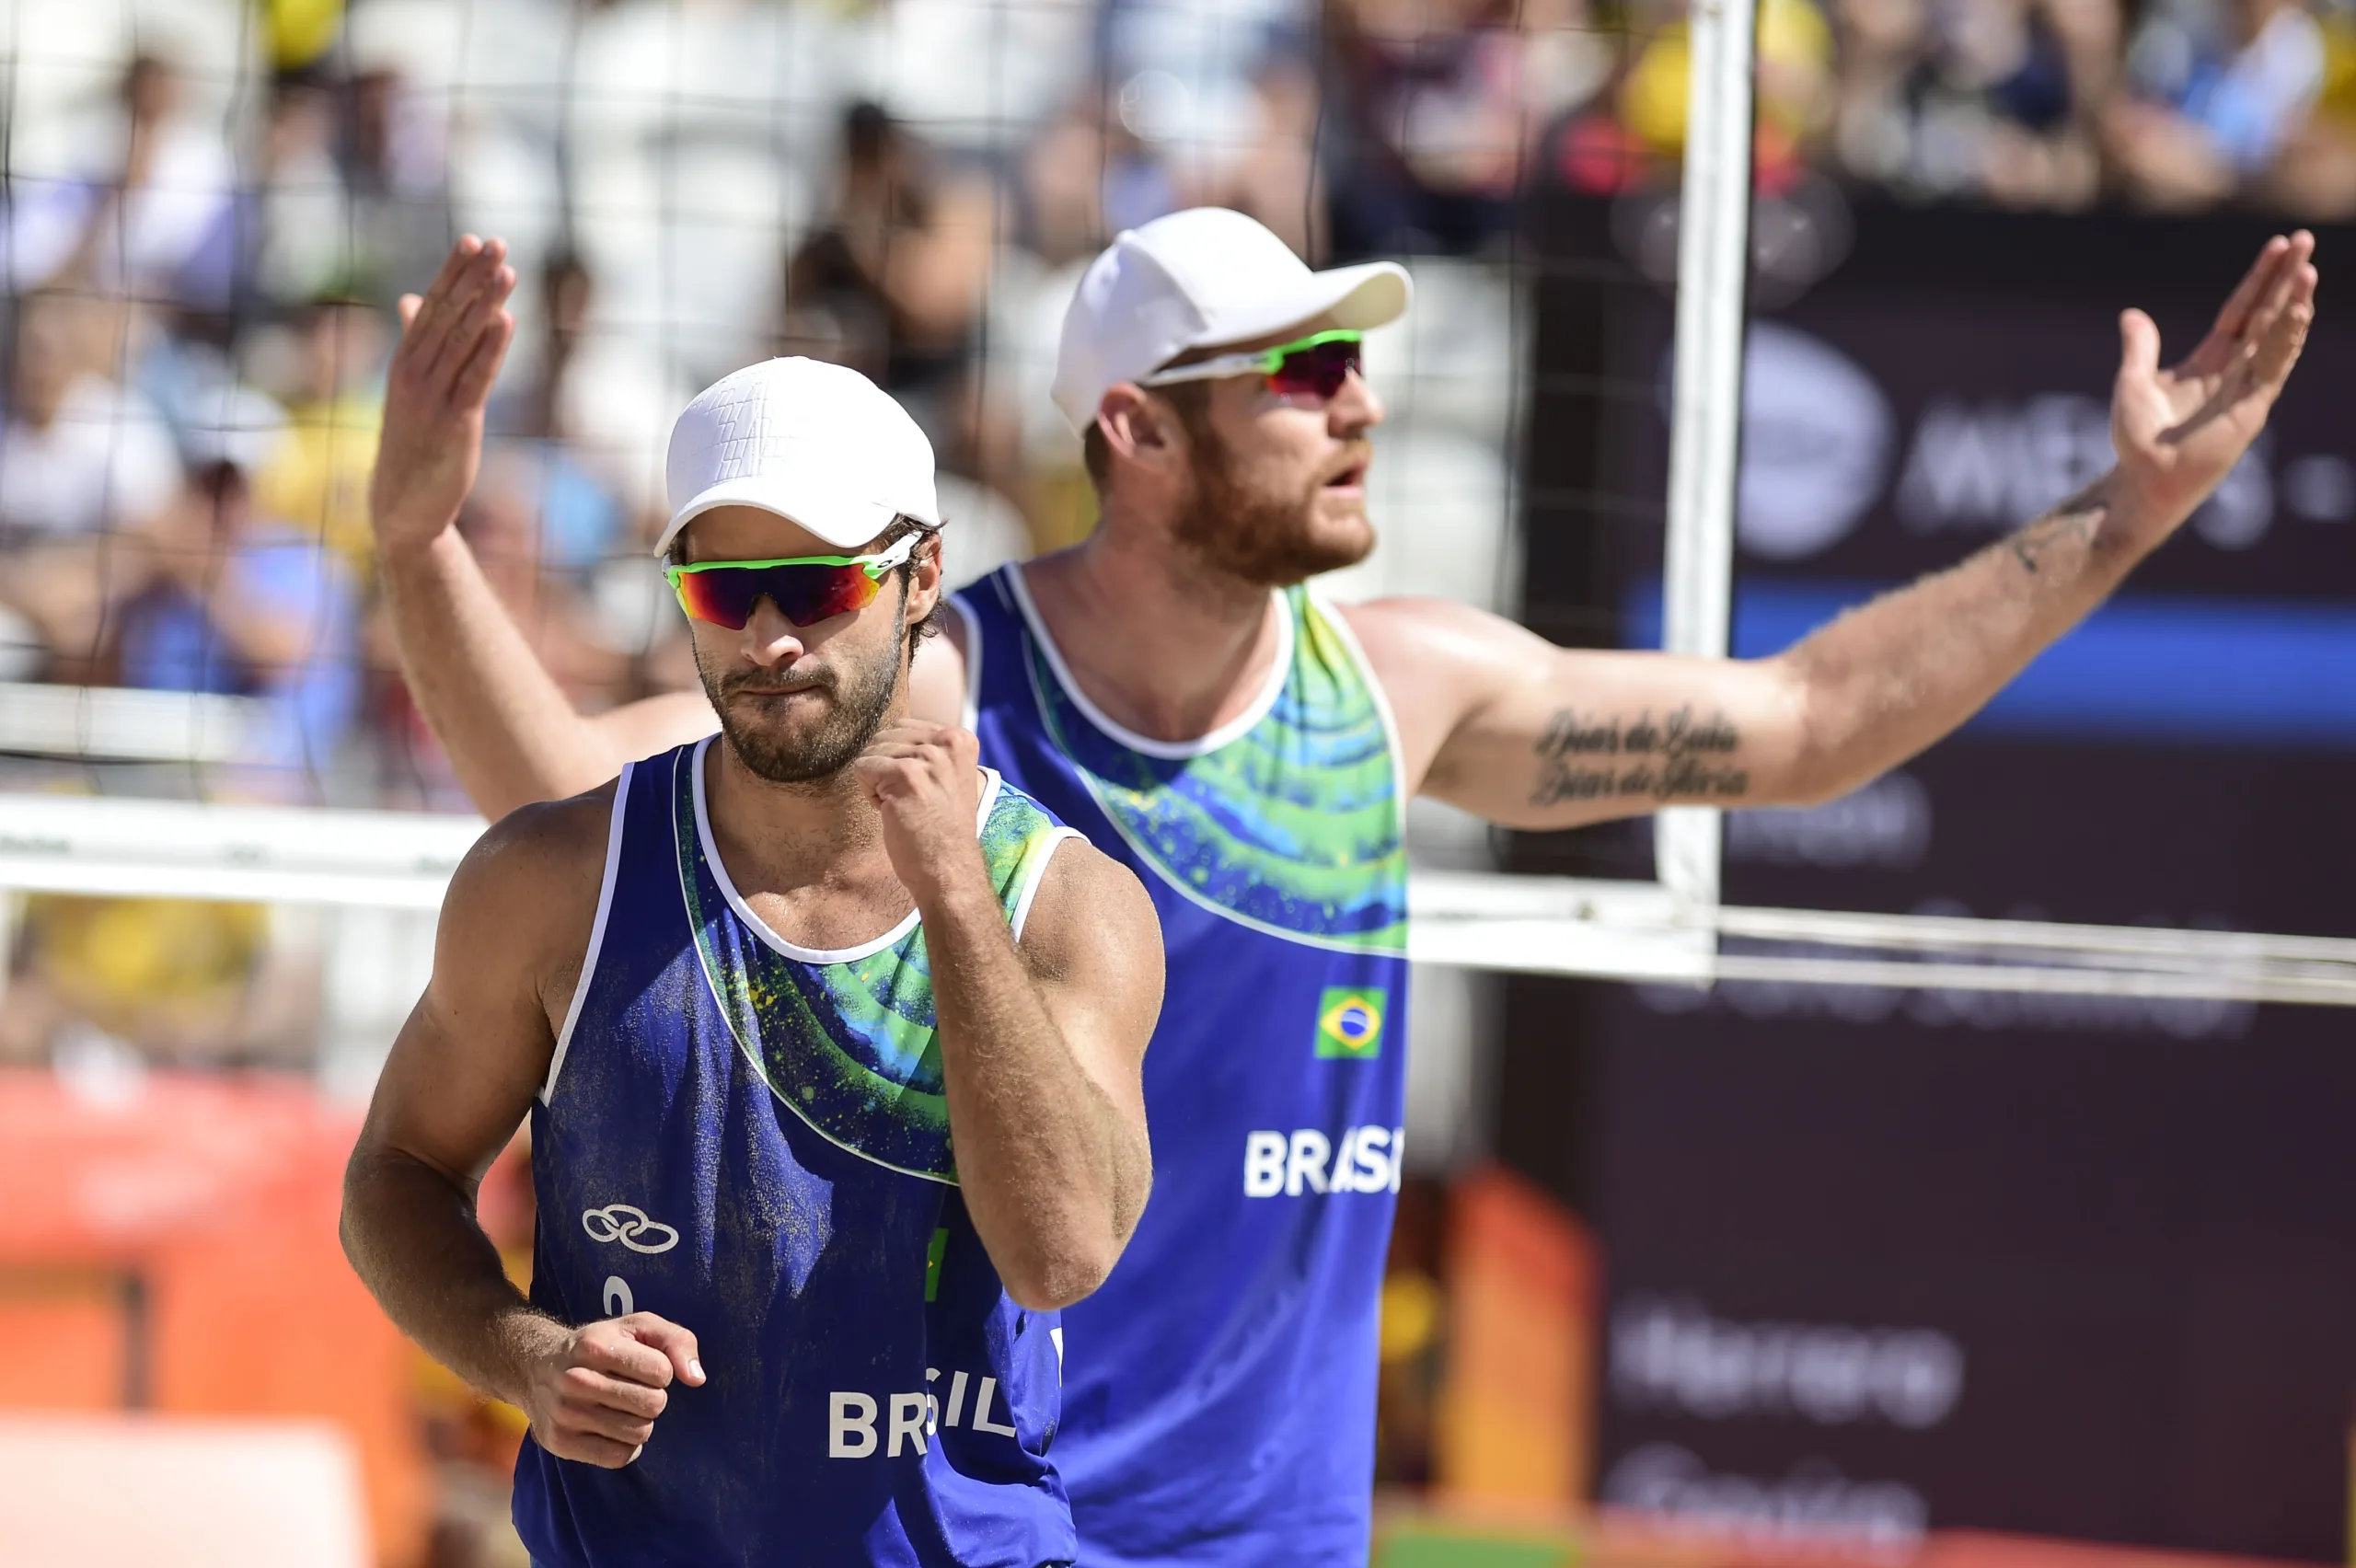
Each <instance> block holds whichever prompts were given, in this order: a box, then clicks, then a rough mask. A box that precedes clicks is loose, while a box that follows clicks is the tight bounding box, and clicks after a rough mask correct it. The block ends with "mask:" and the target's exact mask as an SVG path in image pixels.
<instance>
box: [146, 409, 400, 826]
mask: <svg viewBox="0 0 2356 1568" xmlns="http://www.w3.org/2000/svg"><path fill="white" fill-rule="evenodd" d="M218 408H219V413H218V415H217V416H216V418H215V420H214V421H212V422H210V423H209V424H208V425H207V426H205V427H202V428H197V429H193V430H191V432H190V434H189V443H188V444H189V449H190V450H189V456H190V463H191V474H190V478H189V482H188V484H187V487H186V488H185V489H184V490H182V491H181V494H180V496H179V501H178V502H176V503H175V504H173V505H171V506H169V507H167V508H166V509H165V510H164V512H163V513H161V514H160V515H159V516H158V517H157V518H156V520H155V521H154V522H153V523H151V524H150V525H149V526H148V528H147V529H146V530H145V531H144V536H142V537H140V538H139V539H138V540H137V541H136V544H137V546H138V547H139V548H133V549H131V550H127V551H126V552H125V559H124V562H123V564H122V565H121V568H120V569H119V571H118V576H117V579H116V581H117V582H118V584H119V587H118V592H119V593H120V594H121V603H120V605H119V606H118V607H117V608H116V609H115V610H114V611H113V613H112V615H111V616H110V621H111V623H112V626H113V628H114V639H115V647H114V661H113V662H114V665H115V669H116V674H117V676H118V678H119V679H120V681H121V684H122V685H124V686H135V687H141V688H144V689H147V690H156V691H196V692H216V693H223V694H228V695H236V696H244V697H253V698H260V701H261V708H260V724H259V726H258V729H257V730H256V731H255V732H252V733H249V734H248V736H247V737H246V739H245V742H244V744H243V746H242V747H241V752H242V755H241V757H240V759H239V760H240V761H241V763H243V764H245V765H247V766H248V768H250V770H251V771H250V772H241V773H240V775H239V776H238V779H237V782H238V784H239V786H240V792H242V793H253V794H262V795H271V796H281V797H294V798H309V797H314V796H315V790H313V788H312V783H313V780H315V779H316V778H318V776H319V775H320V774H322V773H324V772H326V771H327V770H328V769H329V767H330V765H331V763H332V762H333V760H334V757H335V754H336V751H337V748H338V747H339V745H340V744H341V742H342V740H343V737H344V735H345V732H347V731H348V730H349V729H350V727H351V725H352V719H353V717H354V715H355V713H356V712H357V710H358V708H359V693H360V672H359V667H358V652H359V644H358V638H359V602H358V596H357V594H356V593H355V591H354V589H353V586H352V576H351V574H350V572H349V571H347V569H346V568H345V567H344V565H343V563H342V562H341V560H339V559H337V558H336V556H335V555H334V554H333V553H332V552H331V551H329V550H328V549H326V548H322V547H321V546H320V545H319V544H318V542H317V541H316V540H314V539H313V538H311V537H309V536H306V534H305V533H304V532H302V531H300V530H298V529H296V528H295V527H293V526H290V525H287V524H286V523H283V522H281V521H279V520H278V519H276V518H275V517H274V516H272V515H271V514H270V513H266V512H262V511H260V510H258V508H257V506H256V504H255V496H254V489H253V478H252V477H253V475H254V473H255V472H256V470H257V469H259V468H260V466H261V465H262V463H263V462H264V461H265V460H266V455H267V454H268V452H269V451H270V450H271V448H272V447H273V446H274V445H275V444H277V443H278V441H279V440H281V439H282V436H283V432H282V431H281V429H280V427H279V421H278V418H277V410H276V409H275V408H274V407H272V406H271V403H270V400H269V399H268V398H264V397H262V396H261V395H260V394H259V393H255V392H250V391H244V392H226V393H225V394H224V396H223V398H222V399H221V401H220V403H219V405H218Z"/></svg>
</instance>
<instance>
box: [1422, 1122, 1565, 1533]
mask: <svg viewBox="0 0 2356 1568" xmlns="http://www.w3.org/2000/svg"><path fill="white" fill-rule="evenodd" d="M1448 1202H1449V1216H1448V1217H1449V1240H1448V1312H1449V1327H1448V1350H1447V1360H1446V1369H1445V1373H1444V1376H1443V1378H1442V1380H1441V1384H1440V1392H1439V1408H1438V1434H1437V1441H1436V1443H1435V1445H1434V1447H1435V1454H1434V1459H1435V1463H1434V1466H1433V1469H1434V1471H1435V1474H1434V1477H1433V1480H1434V1482H1435V1483H1436V1488H1437V1490H1438V1493H1439V1494H1441V1495H1442V1496H1445V1497H1447V1498H1449V1499H1450V1500H1452V1501H1454V1502H1457V1503H1461V1504H1473V1505H1486V1506H1490V1507H1500V1506H1503V1507H1514V1508H1529V1507H1535V1508H1540V1509H1546V1508H1556V1509H1559V1508H1562V1507H1565V1506H1567V1505H1570V1504H1571V1503H1572V1502H1573V1501H1574V1500H1575V1499H1576V1498H1579V1497H1582V1496H1584V1495H1586V1492H1587V1484H1588V1473H1589V1471H1590V1470H1592V1468H1593V1462H1594V1461H1593V1454H1592V1452H1591V1449H1592V1447H1593V1437H1592V1426H1591V1414H1590V1412H1592V1411H1593V1409H1594V1405H1595V1393H1594V1378H1595V1369H1594V1346H1595V1343H1596V1331H1595V1314H1596V1302H1597V1299H1598V1297H1599V1295H1600V1280H1599V1277H1598V1276H1599V1272H1600V1270H1599V1263H1598V1259H1597V1255H1596V1248H1595V1243H1594V1241H1593V1239H1591V1238H1590V1237H1589V1235H1588V1231H1587V1228H1585V1227H1584V1226H1582V1225H1581V1224H1580V1223H1579V1222H1578V1220H1577V1219H1576V1217H1575V1216H1573V1215H1572V1214H1571V1213H1570V1211H1569V1210H1567V1209H1565V1208H1564V1207H1563V1206H1562V1205H1560V1204H1558V1203H1556V1202H1554V1200H1553V1199H1552V1198H1550V1197H1548V1196H1547V1195H1546V1194H1545V1193H1542V1192H1541V1191H1540V1190H1539V1189H1538V1188H1537V1187H1535V1186H1533V1185H1532V1184H1531V1183H1530V1182H1527V1181H1525V1180H1523V1179H1522V1178H1521V1177H1519V1176H1517V1175H1515V1174H1514V1173H1513V1172H1511V1171H1509V1170H1505V1169H1504V1168H1503V1167H1500V1166H1494V1165H1493V1166H1486V1167H1484V1168H1483V1169H1481V1170H1476V1171H1474V1172H1473V1173H1472V1174H1471V1175H1470V1176H1467V1177H1466V1178H1464V1179H1463V1180H1462V1181H1461V1182H1458V1183H1457V1184H1456V1185H1455V1186H1454V1187H1453V1188H1451V1189H1450V1190H1449V1200H1448Z"/></svg>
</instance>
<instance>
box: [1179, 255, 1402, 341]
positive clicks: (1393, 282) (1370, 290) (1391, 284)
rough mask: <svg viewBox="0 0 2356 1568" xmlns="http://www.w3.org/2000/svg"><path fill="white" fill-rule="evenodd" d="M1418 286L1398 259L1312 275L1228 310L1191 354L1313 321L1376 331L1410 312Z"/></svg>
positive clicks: (1207, 327)
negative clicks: (1273, 292) (1416, 286)
mask: <svg viewBox="0 0 2356 1568" xmlns="http://www.w3.org/2000/svg"><path fill="white" fill-rule="evenodd" d="M1414 303H1415V283H1414V282H1413V281H1412V280H1410V279H1409V278H1408V276H1407V270H1406V269H1405V268H1404V267H1402V266H1400V265H1399V263H1397V262H1396V261H1364V262H1360V263H1359V264H1358V265H1357V266H1355V267H1335V268H1334V269H1332V270H1331V271H1323V272H1311V274H1310V275H1309V276H1307V277H1306V278H1302V279H1300V280H1299V282H1296V283H1294V284H1293V285H1292V286H1290V287H1288V288H1286V289H1284V290H1282V291H1280V292H1278V293H1276V294H1270V295H1268V296H1266V297H1265V298H1263V299H1259V300H1254V301H1253V302H1252V303H1251V304H1250V305H1249V306H1243V307H1242V308H1231V309H1228V310H1222V311H1220V312H1219V313H1218V317H1217V318H1216V319H1214V320H1212V321H1211V322H1209V323H1208V324H1207V326H1206V327H1205V329H1204V331H1203V334H1202V336H1200V337H1199V338H1197V339H1196V340H1195V341H1193V342H1191V343H1188V344H1187V345H1186V352H1193V351H1194V350H1196V349H1212V348H1218V347H1221V346H1223V345H1225V344H1228V343H1248V342H1251V341H1252V340H1253V339H1255V338H1266V337H1273V336H1274V335H1275V334H1276V333H1278V332H1282V331H1285V330H1286V329H1289V328H1293V327H1305V326H1307V325H1308V324H1309V323H1311V322H1312V321H1331V322H1332V323H1333V324H1334V326H1336V327H1345V328H1348V329H1351V330H1352V331H1357V332H1370V331H1372V330H1374V329H1376V328H1377V327H1387V326H1389V325H1390V324H1391V323H1392V322H1393V321H1396V320H1398V319H1399V317H1402V316H1404V315H1406V314H1407V307H1408V306H1410V305H1412V304H1414Z"/></svg>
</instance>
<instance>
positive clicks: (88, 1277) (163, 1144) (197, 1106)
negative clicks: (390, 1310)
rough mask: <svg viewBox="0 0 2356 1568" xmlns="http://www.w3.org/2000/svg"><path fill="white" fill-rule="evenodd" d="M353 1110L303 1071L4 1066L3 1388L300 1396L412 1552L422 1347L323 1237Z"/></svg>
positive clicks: (419, 1511)
mask: <svg viewBox="0 0 2356 1568" xmlns="http://www.w3.org/2000/svg"><path fill="white" fill-rule="evenodd" d="M358 1128H359V1118H358V1116H357V1114H356V1113H352V1112H349V1111H344V1110H340V1109H333V1108H330V1107H328V1106H326V1105H324V1104H322V1103H321V1102H320V1101H319V1099H318V1096H317V1094H316V1093H315V1092H314V1091H313V1090H311V1088H310V1086H309V1085H308V1084H306V1083H304V1082H301V1081H299V1080H273V1079H265V1078H185V1077H179V1076H171V1075H156V1076H153V1077H150V1078H145V1079H143V1080H138V1081H136V1082H135V1083H133V1084H128V1085H125V1086H122V1088H121V1090H120V1091H119V1092H110V1093H108V1094H105V1095H100V1096H94V1095H91V1094H87V1093H81V1092H76V1091H75V1090H74V1089H72V1088H70V1087H69V1086H68V1085H66V1084H65V1083H64V1082H62V1081H61V1080H59V1079H58V1078H53V1077H52V1076H51V1075H49V1074H47V1073H41V1072H30V1071H18V1072H0V1193H6V1203H5V1204H0V1336H5V1338H6V1343H13V1344H17V1345H24V1346H38V1347H40V1350H39V1351H38V1353H36V1354H34V1355H29V1356H26V1357H22V1358H20V1360H19V1365H18V1366H17V1369H16V1370H15V1371H14V1372H12V1374H11V1376H10V1378H9V1380H8V1386H7V1392H6V1401H7V1402H8V1403H9V1404H11V1405H14V1406H17V1407H24V1408H34V1409H46V1410H86V1411H98V1410H152V1411H156V1412H169V1413H175V1414H189V1415H196V1414H204V1415H255V1416H295V1417H301V1416H309V1417H318V1418H324V1419H326V1420H328V1421H330V1422H332V1423H334V1424H336V1425H337V1426H338V1427H340V1428H341V1429H342V1430H343V1431H344V1432H345V1433H346V1434H347V1435H349V1436H350V1438H351V1440H352V1444H353V1445H354V1447H356V1448H357V1449H358V1451H359V1454H360V1457H361V1462H362V1466H363V1470H364V1480H365V1486H366V1493H367V1503H368V1514H369V1522H370V1526H371V1528H372V1530H373V1532H374V1537H375V1556H376V1561H377V1562H379V1563H380V1564H383V1565H385V1568H405V1565H407V1564H410V1563H412V1562H417V1561H418V1560H419V1559H420V1558H421V1557H422V1553H423V1551H424V1546H425V1532H426V1526H427V1516H428V1514H427V1508H428V1498H429V1482H428V1473H427V1468H426V1458H425V1455H424V1453H423V1451H422V1444H421V1439H420V1437H419V1434H418V1424H417V1421H416V1417H415V1414H414V1403H413V1401H414V1389H415V1387H416V1376H415V1364H414V1361H413V1359H412V1355H413V1353H412V1352H411V1351H410V1347H409V1345H408V1343H407V1342H405V1341H404V1340H403V1339H402V1338H401V1336H400V1333H399V1332H398V1330H396V1329H395V1328H394V1327H393V1326H392V1324H391V1323H390V1322H389V1321H387V1320H386V1318H385V1316H384V1314H383V1313H382V1312H381V1311H379V1310H378V1309H377V1308H376V1304H375V1302H374V1301H373V1300H371V1299H370V1298H369V1296H368V1294H367V1292H366V1291H365V1290H364V1288H363V1287H362V1286H361V1284H360V1282H359V1280H358V1279H357V1278H355V1277H354V1276H353V1274H352V1270H351V1268H350V1266H349V1265H348V1264H346V1262H344V1259H343V1253H342V1249H341V1246H340V1245H339V1243H338V1241H337V1239H336V1216H337V1210H338V1207H339V1204H340V1197H341V1184H342V1177H343V1163H344V1159H345V1157H346V1156H347V1155H348V1154H349V1153H350V1152H351V1148H352V1138H353V1136H354V1135H355V1134H356V1133H357V1131H358Z"/></svg>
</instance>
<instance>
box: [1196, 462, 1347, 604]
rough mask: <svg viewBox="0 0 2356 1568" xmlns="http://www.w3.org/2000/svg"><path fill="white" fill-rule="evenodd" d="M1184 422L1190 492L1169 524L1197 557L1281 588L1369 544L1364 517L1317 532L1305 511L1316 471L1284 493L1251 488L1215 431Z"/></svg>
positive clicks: (1319, 480) (1311, 507)
mask: <svg viewBox="0 0 2356 1568" xmlns="http://www.w3.org/2000/svg"><path fill="white" fill-rule="evenodd" d="M1189 422H1190V426H1191V427H1192V428H1190V431H1189V434H1190V435H1191V437H1192V439H1193V442H1194V454H1195V460H1194V465H1193V467H1194V488H1195V493H1194V495H1193V496H1192V497H1191V498H1190V500H1189V502H1188V503H1187V504H1186V505H1185V506H1184V507H1183V508H1181V509H1180V511H1179V513H1178V518H1177V522H1176V525H1175V526H1174V530H1173V531H1174V534H1175V536H1176V537H1177V540H1178V542H1179V543H1180V544H1181V545H1184V546H1185V547H1186V548H1188V549H1189V550H1191V551H1193V552H1194V554H1195V556H1196V557H1198V558H1199V559H1202V560H1203V561H1205V562H1206V563H1207V564H1208V565H1211V566H1213V567H1216V568H1218V570H1219V571H1223V572H1226V573H1227V574H1228V575H1230V576H1231V577H1236V578H1240V579H1242V581H1243V582H1248V583H1250V584H1252V585H1253V587H1255V588H1288V587H1290V586H1292V585H1293V584H1294V583H1296V582H1307V581H1308V580H1309V579H1310V578H1312V577H1314V576H1316V575H1317V574H1318V573H1319V572H1321V571H1334V569H1336V568H1337V567H1345V566H1356V565H1357V563H1358V562H1359V561H1362V560H1364V559H1366V558H1367V556H1368V554H1369V552H1370V551H1371V550H1372V549H1373V548H1374V532H1373V530H1372V529H1371V528H1369V527H1368V526H1366V525H1365V522H1364V520H1363V519H1360V521H1359V526H1358V528H1357V529H1356V530H1351V531H1348V532H1346V533H1345V532H1332V533H1328V534H1325V535H1322V536H1321V534H1320V533H1319V532H1318V530H1317V529H1316V527H1315V525H1314V523H1313V522H1312V518H1313V515H1314V512H1315V508H1316V505H1317V498H1318V495H1319V493H1320V492H1322V490H1324V488H1325V481H1324V478H1323V476H1322V475H1321V476H1316V477H1312V478H1311V479H1310V480H1309V481H1308V482H1307V483H1306V484H1305V485H1304V486H1303V487H1302V489H1301V490H1300V491H1299V493H1298V494H1295V495H1290V496H1281V495H1275V494H1271V493H1269V492H1267V491H1265V490H1256V489H1253V487H1251V486H1249V485H1246V484H1245V483H1243V482H1242V479H1241V478H1239V477H1238V475H1237V472H1236V467H1235V465H1234V464H1233V463H1232V462H1230V459H1229V454H1228V451H1227V447H1226V444H1225V443H1223V442H1222V441H1221V440H1220V438H1219V436H1218V433H1217V432H1214V431H1212V430H1211V429H1210V428H1209V427H1208V425H1207V424H1196V423H1195V422H1194V421H1189Z"/></svg>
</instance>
